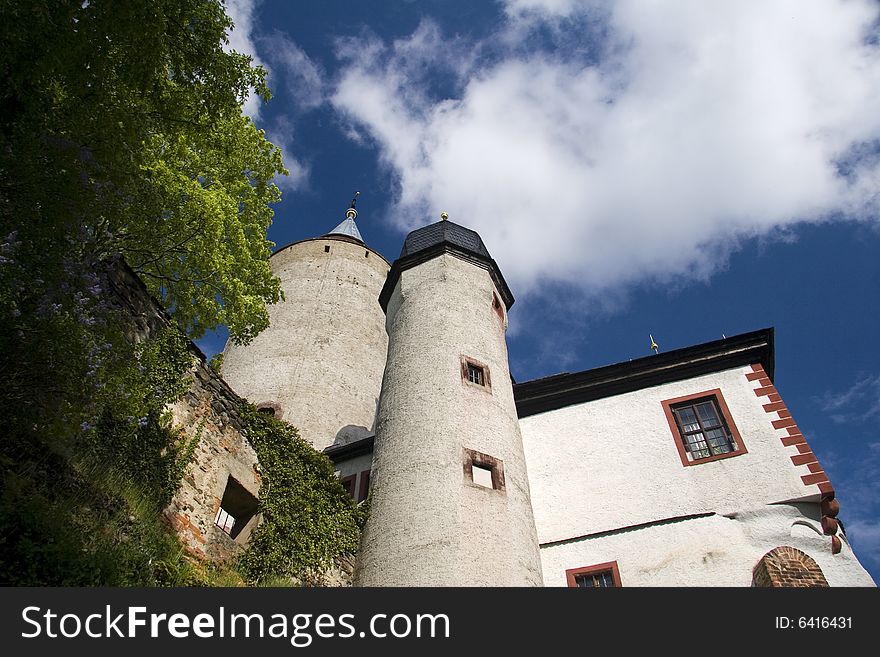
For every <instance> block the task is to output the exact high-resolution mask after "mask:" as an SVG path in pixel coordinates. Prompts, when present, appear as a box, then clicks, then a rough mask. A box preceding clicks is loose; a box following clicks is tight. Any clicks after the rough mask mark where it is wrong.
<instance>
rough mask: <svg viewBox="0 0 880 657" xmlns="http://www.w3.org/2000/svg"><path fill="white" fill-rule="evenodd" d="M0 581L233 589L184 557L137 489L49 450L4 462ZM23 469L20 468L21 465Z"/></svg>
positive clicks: (223, 574)
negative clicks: (16, 464) (12, 464)
mask: <svg viewBox="0 0 880 657" xmlns="http://www.w3.org/2000/svg"><path fill="white" fill-rule="evenodd" d="M3 466H4V467H3V469H2V472H3V480H4V486H5V490H4V495H3V496H2V497H0V540H2V546H3V549H2V550H0V583H2V584H4V585H10V584H12V585H19V586H47V585H49V586H210V585H215V584H220V585H225V586H233V585H240V584H241V583H242V581H241V579H240V577H239V576H238V575H237V574H236V573H234V572H229V571H223V570H221V569H218V568H215V567H210V566H206V565H204V564H200V563H198V562H196V561H194V560H193V559H191V558H190V557H188V556H187V555H186V554H185V552H184V550H183V548H182V547H181V546H180V544H179V543H178V541H177V539H176V537H175V536H174V535H173V534H172V533H171V532H169V531H168V528H167V527H166V526H165V524H164V523H163V522H162V521H161V519H160V517H159V516H158V514H157V513H156V510H155V506H154V505H153V503H152V502H151V501H150V499H149V496H148V495H144V491H143V490H141V489H139V488H137V487H133V486H132V485H131V484H128V483H126V482H124V481H121V480H120V479H119V478H118V477H117V476H116V474H115V472H114V471H113V470H112V468H109V467H106V466H105V465H101V464H91V465H86V464H83V463H72V462H71V461H70V460H69V459H67V458H64V457H61V456H59V455H54V454H49V455H47V456H46V457H44V458H42V459H39V460H36V459H34V460H26V461H22V462H20V463H19V466H20V467H18V468H12V467H10V464H9V463H8V462H5V463H3ZM21 466H25V467H21Z"/></svg>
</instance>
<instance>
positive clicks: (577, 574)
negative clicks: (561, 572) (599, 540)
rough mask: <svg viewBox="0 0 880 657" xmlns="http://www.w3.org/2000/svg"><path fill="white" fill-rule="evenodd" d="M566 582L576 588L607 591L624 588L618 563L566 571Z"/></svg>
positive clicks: (612, 562) (609, 562)
mask: <svg viewBox="0 0 880 657" xmlns="http://www.w3.org/2000/svg"><path fill="white" fill-rule="evenodd" d="M565 580H566V582H567V583H568V585H569V586H570V587H574V588H586V589H590V588H594V589H605V588H616V587H620V586H622V585H621V583H620V570H619V569H618V568H617V562H616V561H608V562H606V563H599V564H596V565H594V566H585V567H583V568H572V569H571V570H566V571H565Z"/></svg>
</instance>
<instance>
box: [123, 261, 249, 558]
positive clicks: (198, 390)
mask: <svg viewBox="0 0 880 657" xmlns="http://www.w3.org/2000/svg"><path fill="white" fill-rule="evenodd" d="M107 278H108V283H109V285H108V289H109V290H110V292H111V295H112V299H113V301H114V303H115V304H116V305H117V306H118V307H120V308H121V309H122V310H123V311H124V312H125V315H126V316H127V317H129V318H130V319H131V322H130V324H129V326H128V327H127V328H126V332H127V337H128V339H129V340H130V341H132V342H133V343H139V342H143V341H145V340H148V339H149V338H151V337H153V336H155V335H156V334H157V332H158V331H160V330H161V329H163V328H165V327H167V326H170V325H171V322H172V320H171V318H170V317H169V316H168V314H167V313H166V312H165V310H164V309H163V308H162V306H161V305H160V304H159V302H158V301H156V300H155V299H154V298H153V297H151V296H150V294H149V292H148V291H147V289H146V287H145V286H144V284H143V282H142V281H141V280H140V279H139V278H138V276H137V275H136V274H135V273H134V272H133V271H132V270H131V269H130V268H129V267H128V266H127V265H126V264H125V263H124V262H121V261H120V262H118V263H117V264H116V265H115V266H113V267H111V268H110V269H109V271H108V273H107ZM189 347H190V351H191V353H192V355H193V365H192V369H191V372H190V374H191V382H190V388H189V390H188V391H187V392H186V394H184V395H183V397H181V398H180V399H179V400H177V401H176V402H174V403H173V404H171V405H170V406H169V410H170V411H171V413H172V416H173V418H174V419H173V421H174V424H175V426H179V427H180V429H181V431H182V432H183V433H184V434H185V435H186V436H187V437H188V438H193V437H195V436H196V435H198V436H199V441H198V444H197V446H196V449H195V452H194V454H193V458H192V461H191V463H190V465H189V467H188V468H187V470H186V474H185V475H184V478H183V482H182V484H181V487H180V489H179V490H178V491H177V493H176V494H175V496H174V498H173V499H172V500H171V502H170V503H169V504H168V506H167V507H166V508H165V509H164V511H163V514H164V516H165V517H166V518H167V519H168V521H169V522H170V523H171V525H172V526H173V527H174V529H175V530H176V531H177V534H178V536H179V537H180V540H181V542H182V543H183V545H184V547H185V548H186V549H187V550H188V551H189V552H191V553H193V554H195V555H197V556H199V557H204V558H209V559H212V560H216V561H221V560H225V559H228V558H229V557H231V556H233V555H235V554H236V553H238V552H240V551H241V550H242V549H243V548H244V546H245V544H246V543H247V539H248V537H249V536H250V533H251V531H252V530H253V528H254V527H256V525H257V524H258V523H259V521H260V518H259V516H258V515H255V516H253V517H252V518H250V520H249V521H248V522H247V524H246V525H245V527H244V529H242V530H241V531H240V532H237V535H236V537H235V539H233V538H231V537H230V535H229V534H227V533H226V532H224V531H223V530H222V529H221V528H220V527H218V526H217V525H216V524H215V518H216V516H217V511H218V509H219V508H220V504H221V501H222V500H223V495H224V492H225V490H226V488H227V484H228V482H229V481H230V478H232V479H234V480H235V481H236V482H238V483H239V484H240V485H241V487H243V488H244V489H245V490H246V491H247V492H248V493H250V495H252V496H253V497H254V498H256V497H257V496H258V493H259V490H260V483H261V477H260V468H259V462H258V460H257V455H256V453H255V452H254V450H253V448H252V447H251V445H250V443H248V441H247V440H246V439H245V438H244V436H243V435H242V430H243V424H242V421H241V419H240V418H239V416H238V412H237V409H238V406H239V404H240V403H241V401H242V400H241V398H239V397H238V395H236V394H235V392H233V391H232V389H231V388H230V387H229V385H227V384H226V382H225V381H223V379H221V378H220V377H219V376H218V375H217V374H215V373H214V371H213V370H212V369H211V368H210V367H208V364H207V362H206V359H205V356H204V354H203V353H202V352H201V350H199V348H198V347H196V346H195V345H194V344H192V343H190V345H189ZM233 533H235V532H233Z"/></svg>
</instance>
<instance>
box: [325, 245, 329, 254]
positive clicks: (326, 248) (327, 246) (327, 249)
mask: <svg viewBox="0 0 880 657" xmlns="http://www.w3.org/2000/svg"><path fill="white" fill-rule="evenodd" d="M324 253H330V245H329V244H325V245H324Z"/></svg>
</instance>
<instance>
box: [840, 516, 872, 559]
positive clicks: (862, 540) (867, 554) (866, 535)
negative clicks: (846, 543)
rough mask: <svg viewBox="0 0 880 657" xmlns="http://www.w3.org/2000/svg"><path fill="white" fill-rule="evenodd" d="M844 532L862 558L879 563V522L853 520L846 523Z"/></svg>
mask: <svg viewBox="0 0 880 657" xmlns="http://www.w3.org/2000/svg"><path fill="white" fill-rule="evenodd" d="M846 533H847V537H848V538H849V539H850V541H852V543H853V545H855V547H856V548H857V549H858V554H859V556H860V557H861V558H862V559H866V560H867V561H869V562H871V563H872V564H874V565H880V522H875V521H870V520H855V521H853V522H850V523H849V524H848V525H846Z"/></svg>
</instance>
